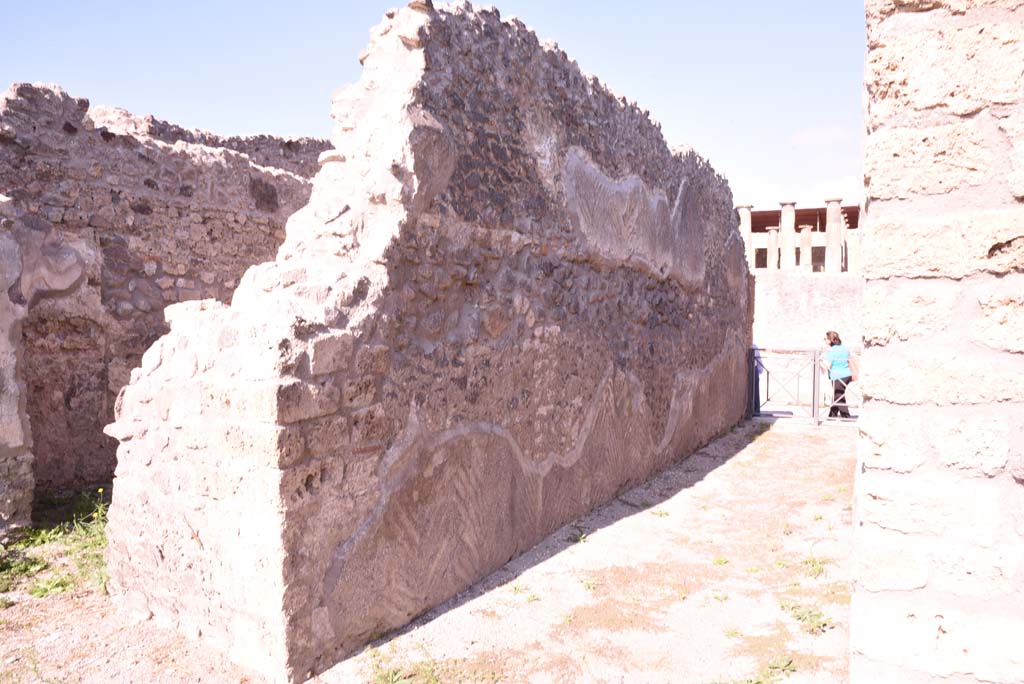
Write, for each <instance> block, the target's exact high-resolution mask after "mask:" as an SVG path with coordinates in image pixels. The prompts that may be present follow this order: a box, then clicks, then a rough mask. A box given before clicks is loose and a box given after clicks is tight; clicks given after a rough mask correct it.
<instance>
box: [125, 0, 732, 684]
mask: <svg viewBox="0 0 1024 684" xmlns="http://www.w3.org/2000/svg"><path fill="white" fill-rule="evenodd" d="M332 116H333V117H334V119H335V121H336V125H335V128H334V132H333V135H332V143H333V145H334V147H335V149H334V150H332V151H328V152H327V153H325V155H324V161H325V163H324V166H323V167H322V169H321V171H320V173H319V174H318V175H317V176H316V178H315V179H314V188H313V193H312V195H311V198H310V203H309V204H308V205H307V206H306V207H304V208H303V209H302V210H300V211H299V212H297V213H296V214H295V215H293V216H292V217H291V218H290V219H289V221H288V225H287V236H286V239H285V242H284V244H283V245H282V247H281V249H280V251H279V252H278V256H277V259H276V260H275V261H273V262H269V263H266V264H261V265H259V266H255V267H253V268H251V269H249V270H248V271H247V273H246V275H245V276H244V277H243V279H242V282H241V284H240V285H239V287H238V289H237V290H236V292H235V295H234V297H233V299H232V303H231V306H224V305H218V304H217V303H215V302H201V303H195V302H193V303H187V304H180V305H177V306H172V307H170V308H169V309H168V316H169V318H170V320H171V331H170V333H169V334H168V335H166V336H164V337H163V338H161V339H160V340H158V341H157V342H156V343H155V344H154V345H153V347H151V348H150V349H149V350H148V351H147V352H146V354H145V355H144V357H143V360H142V366H141V368H139V369H137V370H135V371H133V373H132V382H131V384H130V385H129V386H128V387H127V388H126V390H125V392H124V395H123V400H122V402H121V405H120V408H119V411H118V413H117V420H116V422H115V423H114V424H112V425H111V426H109V427H108V430H109V433H110V434H112V435H114V436H116V437H117V438H118V439H119V440H120V441H121V444H120V446H119V449H118V466H117V477H116V480H115V484H114V499H113V504H112V507H111V510H110V523H109V525H108V535H109V540H110V547H109V549H110V550H109V562H108V567H109V570H110V575H111V583H110V586H111V591H112V594H113V595H114V597H115V599H116V600H117V601H118V603H119V604H120V605H121V606H123V607H124V608H126V609H128V610H131V611H133V612H136V613H139V614H142V615H153V616H154V617H155V618H156V619H158V620H161V621H163V622H167V623H170V624H174V625H176V626H177V627H178V628H180V629H182V630H184V631H185V632H187V633H190V634H193V635H194V634H196V633H201V634H202V638H204V639H206V640H208V641H209V642H210V643H212V644H215V645H217V646H219V647H221V648H223V649H224V650H225V651H227V652H228V653H229V654H230V656H231V657H232V658H233V659H234V660H236V661H237V662H241V663H245V664H247V665H249V666H250V667H256V668H258V669H260V670H262V671H263V673H264V674H266V675H267V676H268V677H270V678H271V679H272V680H274V681H301V680H303V679H305V677H306V676H307V675H308V674H309V673H310V672H311V671H322V670H324V669H326V668H328V667H330V666H331V665H332V664H333V663H335V662H337V660H338V659H339V658H341V657H343V656H344V655H345V654H347V653H350V652H352V651H353V650H354V649H356V648H358V647H359V646H361V645H362V644H364V643H366V642H367V641H368V640H369V639H371V638H372V636H373V635H374V634H380V633H384V632H387V631H389V630H391V629H394V628H396V627H399V626H401V625H403V624H405V623H406V622H407V621H408V620H409V619H410V618H412V617H413V616H415V615H417V614H419V613H421V612H423V611H425V610H427V609H428V608H430V607H431V606H434V605H437V604H438V603H440V602H442V601H444V600H445V599H447V598H449V597H451V596H453V595H454V594H456V593H457V592H459V591H461V590H463V589H465V588H466V587H468V586H469V585H470V584H471V583H473V582H474V581H476V580H478V579H480V578H481V577H483V576H485V575H486V574H488V573H490V572H492V571H494V570H495V569H497V568H499V567H500V566H501V565H502V564H504V563H506V562H507V561H508V560H509V559H510V558H512V557H514V556H516V555H517V554H520V553H522V552H523V551H525V550H527V549H529V548H530V547H531V546H532V545H534V544H536V543H537V542H538V541H540V540H541V539H542V538H543V537H544V536H545V535H547V534H549V533H550V532H552V531H553V530H555V529H557V528H558V527H559V526H561V525H562V524H564V523H566V522H567V521H569V520H572V519H574V518H576V517H578V516H579V515H581V514H583V513H585V512H587V511H589V510H591V509H592V508H594V507H595V506H597V505H599V504H601V503H604V502H606V501H608V500H609V499H610V498H611V497H613V496H615V495H616V494H617V493H618V492H620V491H621V490H623V489H624V488H626V487H628V486H630V485H631V484H633V483H637V482H640V481H642V480H644V479H645V478H647V477H649V476H650V475H651V474H652V473H654V472H655V471H656V470H658V469H659V468H661V467H663V466H665V465H666V464H668V463H670V462H671V461H673V460H676V459H679V458H682V457H685V456H686V455H688V454H690V453H691V452H692V451H693V450H694V449H696V448H697V447H699V446H700V445H702V444H705V443H707V442H708V441H709V440H711V439H713V438H714V437H715V436H717V435H719V434H721V433H722V432H724V431H725V430H727V429H729V428H730V427H731V426H732V425H734V424H735V423H736V422H738V421H739V420H740V419H742V416H743V414H744V409H745V402H746V391H745V386H746V349H747V348H748V345H749V344H750V323H751V312H750V306H751V301H750V297H749V292H750V281H749V273H748V271H747V268H746V264H745V259H744V253H743V242H742V239H741V238H740V235H739V232H738V230H737V223H736V217H735V213H734V212H733V209H732V206H733V204H732V196H731V193H730V191H729V188H728V185H727V184H726V182H725V181H724V179H722V178H721V177H719V176H718V175H717V174H716V173H715V172H714V170H713V169H711V168H710V167H709V165H708V164H707V163H706V162H705V161H703V160H702V159H700V158H699V157H698V156H697V155H696V154H694V153H692V152H690V153H686V154H679V155H677V154H673V153H672V152H671V151H670V150H669V149H668V147H667V146H666V144H665V141H664V139H663V137H662V135H661V132H660V130H659V129H658V127H657V126H656V125H655V124H653V123H652V122H651V121H650V120H649V118H648V117H647V115H646V113H645V112H643V111H641V110H640V109H639V108H637V107H636V106H635V105H633V104H630V103H627V102H625V101H624V100H620V99H618V98H616V97H615V96H614V95H612V94H611V93H609V92H608V91H607V90H606V89H605V88H604V87H603V86H602V85H601V84H600V83H599V82H598V81H597V80H596V79H594V78H592V77H589V76H586V75H584V74H582V73H581V72H580V70H579V68H578V67H577V66H576V65H575V63H573V62H571V61H570V60H569V59H568V58H567V57H566V55H565V54H564V53H563V52H561V51H559V50H557V48H553V47H550V46H542V45H541V44H540V43H539V42H538V40H537V38H536V36H535V35H534V34H533V33H531V32H530V31H529V30H527V29H526V27H525V26H524V25H523V24H522V23H520V22H518V21H511V22H503V21H502V20H501V18H500V16H499V15H498V13H497V11H493V10H489V11H484V10H476V9H473V8H472V6H470V5H468V4H467V5H458V6H456V7H454V8H448V9H441V10H437V11H435V10H433V9H432V8H431V7H430V4H429V3H425V2H421V1H419V0H417V2H414V3H412V4H411V5H410V7H408V8H405V9H402V10H399V11H392V12H389V13H388V15H387V17H386V19H385V21H384V22H383V23H382V24H381V25H380V26H378V27H377V28H375V29H374V31H373V32H372V34H371V42H370V48H369V50H368V52H367V53H366V55H365V59H364V70H363V75H362V78H361V80H360V82H359V83H357V84H354V85H353V86H350V87H348V88H346V89H344V90H342V91H340V92H339V93H337V94H336V95H335V97H334V101H333V105H332ZM172 397H173V398H172ZM197 426H201V428H199V427H197ZM254 597H258V598H259V599H260V600H254Z"/></svg>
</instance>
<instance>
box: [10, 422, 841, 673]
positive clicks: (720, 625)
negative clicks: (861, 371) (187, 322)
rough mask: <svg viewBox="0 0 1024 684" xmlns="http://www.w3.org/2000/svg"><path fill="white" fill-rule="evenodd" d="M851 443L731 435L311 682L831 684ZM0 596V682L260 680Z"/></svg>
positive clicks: (81, 596)
mask: <svg viewBox="0 0 1024 684" xmlns="http://www.w3.org/2000/svg"><path fill="white" fill-rule="evenodd" d="M855 445H856V428H855V427H853V426H848V425H844V426H828V427H821V428H814V427H812V426H809V425H796V424H785V423H782V422H778V423H775V424H772V425H769V424H768V423H760V422H751V423H746V424H744V425H742V426H740V427H739V428H737V429H736V430H734V431H733V432H732V433H730V434H729V435H726V436H725V437H723V438H722V439H719V440H717V441H716V442H714V443H713V444H711V445H709V446H708V447H706V448H704V449H702V450H701V451H700V452H698V453H697V454H696V455H694V456H693V457H691V458H690V459H687V460H686V461H683V462H682V463H680V464H678V465H676V466H674V467H672V468H671V469H669V470H668V471H666V472H665V473H663V474H662V475H660V476H659V477H657V478H655V479H654V480H652V481H650V482H648V483H646V484H644V485H641V486H639V487H637V488H635V489H633V490H631V491H629V492H627V493H625V494H623V495H622V496H620V497H619V498H618V499H617V500H616V501H614V502H612V503H611V504H609V505H607V506H605V507H603V508H601V509H599V510H597V511H595V512H593V513H591V514H590V515H588V516H586V517H584V518H582V519H580V520H578V521H576V523H575V524H573V525H569V526H567V527H564V528H562V529H561V530H559V531H558V532H556V533H555V534H553V535H551V536H550V537H549V538H548V539H547V540H545V541H544V542H543V543H541V544H540V545H538V546H537V547H535V548H534V549H532V550H531V551H529V552H528V553H526V554H525V555H523V556H522V557H520V558H518V559H516V560H514V561H512V562H511V563H509V564H508V565H507V566H505V567H504V568H502V569H501V570H499V571H497V572H496V573H494V574H493V575H491V576H490V577H488V578H486V579H485V580H483V581H482V582H480V583H479V584H478V585H477V586H475V587H473V588H472V589H470V590H469V591H467V592H465V593H464V594H462V595H460V596H459V597H456V598H455V599H453V600H452V601H450V602H448V603H447V604H445V605H443V606H441V607H439V608H437V609H435V610H433V611H431V612H430V613H428V614H427V615H425V616H423V617H422V618H420V619H419V620H417V621H416V622H415V623H413V624H412V625H410V626H409V627H407V628H405V629H403V630H401V631H400V632H398V633H395V634H392V635H388V636H385V637H383V638H382V639H380V640H378V641H377V642H376V643H375V644H374V645H373V646H372V647H370V648H367V649H366V650H364V651H362V652H361V653H359V654H357V655H355V656H353V657H352V658H349V659H348V660H347V661H345V662H343V663H341V664H339V665H337V666H336V667H334V668H333V669H331V670H329V671H328V672H326V673H324V674H322V675H320V676H319V677H318V678H315V679H314V681H319V682H323V683H325V684H340V683H342V682H374V683H375V684H376V683H392V684H397V683H399V682H406V683H410V684H411V683H423V684H428V683H441V682H537V683H542V682H637V683H640V682H673V683H680V682H681V683H689V682H693V683H694V684H711V683H713V682H727V683H729V684H733V683H735V684H741V683H745V684H768V683H769V682H782V681H786V682H790V683H791V684H806V683H810V682H815V683H821V684H824V683H826V682H828V683H832V682H843V681H846V680H847V642H848V633H847V630H848V617H849V596H850V589H849V576H850V572H849V544H850V533H851V529H850V526H851V500H852V490H853V472H854V465H855V460H856V458H855ZM44 551H45V549H44ZM0 597H6V598H7V602H11V601H13V605H10V606H8V607H7V608H4V609H2V610H0V633H2V635H3V639H2V640H0V683H2V684H7V683H12V684H13V683H14V682H19V683H20V682H39V681H43V682H167V683H171V682H175V683H177V682H209V683H216V684H220V683H222V682H251V683H253V684H255V683H256V682H259V681H261V680H260V678H259V677H257V676H255V675H253V674H251V673H247V672H245V671H243V670H241V669H239V668H235V667H232V666H229V665H227V664H225V663H224V662H223V660H222V658H220V657H219V656H218V655H216V654H215V653H213V652H211V651H209V650H207V649H205V648H204V647H203V646H201V645H198V644H195V643H191V642H187V641H185V640H183V639H182V638H180V637H178V636H176V635H175V634H173V633H170V632H167V631H164V630H161V629H159V628H157V627H156V626H154V625H152V624H148V623H144V624H141V625H140V624H134V625H133V624H126V623H125V622H123V621H122V620H121V619H120V618H119V617H118V616H117V615H116V614H115V613H114V612H113V611H112V610H111V606H110V602H109V600H108V599H107V597H106V596H105V595H104V594H103V593H102V592H101V591H100V590H98V589H95V588H87V587H80V588H77V589H75V590H73V591H71V592H67V593H62V594H53V595H50V596H48V597H46V598H33V597H31V596H29V595H28V593H27V592H26V590H25V589H24V587H22V588H16V589H15V590H14V591H12V592H8V593H6V594H0ZM2 605H5V604H4V603H0V606H2Z"/></svg>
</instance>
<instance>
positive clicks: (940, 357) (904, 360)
mask: <svg viewBox="0 0 1024 684" xmlns="http://www.w3.org/2000/svg"><path fill="white" fill-rule="evenodd" d="M952 359H956V363H955V364H951V360H952ZM862 363H863V367H864V378H863V379H862V380H861V383H860V384H861V391H862V392H863V393H864V397H865V398H871V399H881V400H883V401H887V402H889V403H892V404H925V405H935V406H949V405H956V404H960V405H963V404H987V403H990V402H991V403H998V402H1004V401H1016V400H1017V399H1018V398H1019V394H1018V392H1019V389H1020V388H1019V382H1018V379H1019V378H1020V377H1022V374H1024V358H1022V357H1021V356H1020V355H1013V354H997V355H993V354H991V353H989V352H988V351H987V350H979V349H977V348H976V347H974V346H973V345H960V344H956V345H954V344H953V343H945V344H933V343H930V342H928V341H924V340H918V341H915V342H903V343H899V344H890V345H889V346H888V347H881V348H880V347H872V348H868V349H866V350H865V351H864V355H863V359H862Z"/></svg>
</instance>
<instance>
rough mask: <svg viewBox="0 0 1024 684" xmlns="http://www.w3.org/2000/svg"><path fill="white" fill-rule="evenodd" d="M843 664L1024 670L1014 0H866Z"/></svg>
mask: <svg viewBox="0 0 1024 684" xmlns="http://www.w3.org/2000/svg"><path fill="white" fill-rule="evenodd" d="M867 21H868V55H867V69H866V88H867V97H866V100H865V101H866V103H867V111H866V113H865V118H866V125H867V132H868V137H867V143H866V148H865V164H864V168H865V177H866V180H867V188H866V197H867V214H866V217H865V218H866V220H865V224H866V225H865V230H866V239H865V244H864V257H865V258H864V275H865V278H866V284H865V310H864V342H865V345H866V349H865V352H864V357H863V363H862V367H863V383H862V384H863V391H864V395H865V397H866V400H867V404H866V406H865V409H864V413H863V417H862V418H861V423H860V426H861V440H860V468H859V470H858V476H857V482H856V488H855V490H856V494H855V526H856V527H855V550H854V558H855V561H856V570H855V578H854V592H853V599H852V616H851V648H852V653H851V663H850V674H851V682H853V683H854V684H868V683H874V682H905V683H906V684H918V683H922V684H923V683H924V682H934V681H943V682H948V683H950V684H953V683H957V684H971V683H974V682H994V683H1000V684H1009V683H1011V682H1013V683H1020V682H1024V674H1022V673H1024V649H1021V634H1024V442H1022V440H1021V435H1022V434H1024V385H1022V383H1021V380H1022V379H1024V342H1022V341H1024V72H1022V71H1021V64H1022V63H1024V2H1021V1H1020V0H936V1H931V2H893V1H892V0H888V1H883V0H869V1H868V3H867Z"/></svg>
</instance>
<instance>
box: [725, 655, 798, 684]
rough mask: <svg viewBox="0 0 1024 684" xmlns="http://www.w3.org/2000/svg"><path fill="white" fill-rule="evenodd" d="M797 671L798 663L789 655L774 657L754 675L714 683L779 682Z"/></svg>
mask: <svg viewBox="0 0 1024 684" xmlns="http://www.w3.org/2000/svg"><path fill="white" fill-rule="evenodd" d="M794 672H796V665H794V664H793V659H792V658H791V657H789V656H779V657H777V658H772V659H771V660H770V661H768V664H767V665H765V666H764V667H762V668H761V669H760V670H759V671H758V673H757V674H756V675H754V676H753V677H747V678H746V679H733V680H731V681H728V682H721V681H720V682H714V684H777V683H778V682H779V681H781V680H782V677H783V676H786V677H788V676H789V675H791V674H793V673H794Z"/></svg>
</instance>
